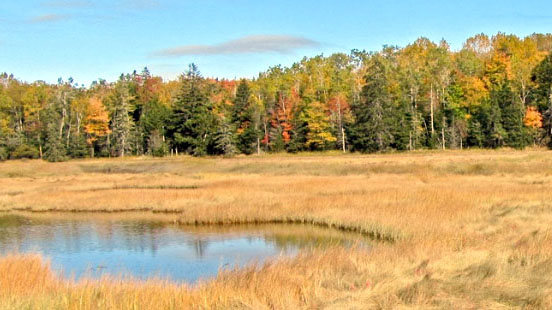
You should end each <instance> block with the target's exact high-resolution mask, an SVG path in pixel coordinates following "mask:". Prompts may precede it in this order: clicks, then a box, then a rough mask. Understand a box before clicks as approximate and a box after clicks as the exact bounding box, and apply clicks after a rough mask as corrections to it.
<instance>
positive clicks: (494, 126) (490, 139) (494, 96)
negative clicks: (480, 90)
mask: <svg viewBox="0 0 552 310" xmlns="http://www.w3.org/2000/svg"><path fill="white" fill-rule="evenodd" d="M500 99H501V98H500V92H499V91H498V90H493V91H492V92H491V99H490V102H489V103H487V104H486V106H485V107H483V109H482V110H481V113H482V117H483V119H484V120H485V127H484V128H485V130H484V133H485V140H486V141H485V146H487V147H490V148H498V147H501V146H503V145H504V140H505V137H506V131H505V130H504V127H503V126H502V112H501V111H500Z"/></svg>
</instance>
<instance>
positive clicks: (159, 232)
mask: <svg viewBox="0 0 552 310" xmlns="http://www.w3.org/2000/svg"><path fill="white" fill-rule="evenodd" d="M171 219H172V218H171V217H170V216H167V215H152V214H119V215H96V214H80V215H74V214H44V215H30V214H6V215H0V255H5V254H7V253H14V252H15V253H29V252H31V253H41V254H42V255H43V256H45V257H47V258H49V259H50V262H51V265H52V268H53V269H54V270H55V271H56V272H58V273H60V274H63V275H64V276H65V277H68V278H76V279H79V278H81V277H85V276H86V277H99V276H101V275H104V274H110V275H115V276H128V275H130V276H132V277H135V278H140V279H145V278H149V277H161V278H168V279H170V280H173V281H179V282H190V283H193V282H196V281H198V280H199V279H202V278H209V277H213V276H215V275H216V274H217V272H218V271H219V269H221V268H234V267H240V266H244V265H245V264H249V263H254V262H257V263H262V262H263V261H265V260H267V259H270V258H277V257H279V256H282V255H287V256H291V255H296V254H297V253H298V252H299V251H300V250H303V249H305V250H308V249H313V248H324V247H328V246H352V245H355V244H359V243H361V244H364V240H363V238H362V237H361V236H359V235H358V234H353V233H344V232H339V231H335V230H331V229H323V228H317V227H313V226H308V225H260V226H231V227H182V226H178V225H176V224H170V221H171Z"/></svg>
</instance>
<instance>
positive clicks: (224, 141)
mask: <svg viewBox="0 0 552 310" xmlns="http://www.w3.org/2000/svg"><path fill="white" fill-rule="evenodd" d="M234 126H235V125H234V124H232V123H230V122H229V121H228V120H227V119H226V118H223V119H221V124H220V125H219V126H218V131H217V133H216V138H215V148H216V150H215V151H214V152H213V153H217V154H222V155H225V156H233V155H235V154H237V153H238V149H237V148H236V145H235V140H236V135H235V129H234Z"/></svg>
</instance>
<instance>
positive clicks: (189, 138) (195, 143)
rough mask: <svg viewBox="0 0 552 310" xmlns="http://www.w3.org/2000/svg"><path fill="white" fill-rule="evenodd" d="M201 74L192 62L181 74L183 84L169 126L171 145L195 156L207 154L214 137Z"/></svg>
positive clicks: (210, 106) (214, 129)
mask: <svg viewBox="0 0 552 310" xmlns="http://www.w3.org/2000/svg"><path fill="white" fill-rule="evenodd" d="M202 83H203V78H202V77H201V74H200V72H199V71H198V69H197V67H196V66H195V65H194V64H191V65H190V68H189V70H188V72H187V73H186V74H185V75H184V76H183V77H182V88H181V91H180V94H179V95H178V97H177V100H176V102H175V105H174V109H173V118H172V123H171V126H170V130H171V133H172V137H173V140H174V144H175V145H174V146H175V147H176V148H178V149H179V150H181V151H185V152H187V153H189V154H192V155H195V156H201V155H206V154H207V153H208V148H209V146H210V145H211V144H212V143H214V141H215V139H214V138H215V137H214V135H215V133H216V128H215V117H214V115H213V111H212V105H211V102H210V101H209V98H208V97H207V96H206V94H205V93H204V91H203V89H202Z"/></svg>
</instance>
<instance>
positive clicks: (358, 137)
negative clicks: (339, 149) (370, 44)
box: [348, 55, 393, 152]
mask: <svg viewBox="0 0 552 310" xmlns="http://www.w3.org/2000/svg"><path fill="white" fill-rule="evenodd" d="M365 80H366V85H365V86H364V87H363V89H362V94H361V100H360V102H359V103H357V104H354V105H353V106H352V107H351V111H352V113H353V115H354V118H355V121H354V123H353V124H351V125H350V126H349V127H348V136H349V139H350V143H351V146H352V148H353V150H355V151H361V152H376V151H384V150H386V149H387V148H388V147H389V146H390V145H391V143H392V142H393V135H392V133H391V130H392V128H391V124H392V119H391V115H392V114H393V113H392V112H393V111H392V110H393V109H392V102H391V100H390V95H389V92H388V85H387V74H386V68H385V64H384V63H383V60H382V59H381V56H378V55H376V56H373V58H372V59H371V61H370V64H369V65H368V68H367V72H366V77H365Z"/></svg>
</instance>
